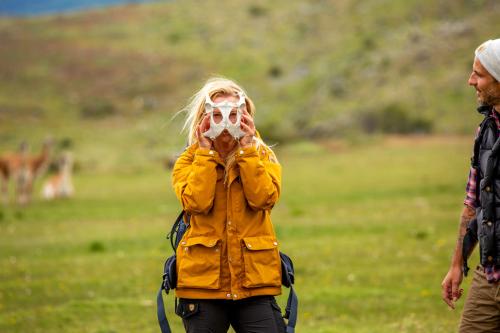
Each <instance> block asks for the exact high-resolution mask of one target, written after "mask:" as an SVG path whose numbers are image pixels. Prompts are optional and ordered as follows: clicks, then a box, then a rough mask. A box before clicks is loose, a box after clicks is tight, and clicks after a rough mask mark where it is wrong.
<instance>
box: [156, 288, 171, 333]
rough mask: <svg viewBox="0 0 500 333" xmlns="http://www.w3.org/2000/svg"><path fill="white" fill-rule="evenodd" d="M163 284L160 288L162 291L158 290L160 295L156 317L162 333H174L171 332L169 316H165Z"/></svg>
mask: <svg viewBox="0 0 500 333" xmlns="http://www.w3.org/2000/svg"><path fill="white" fill-rule="evenodd" d="M162 291H163V283H162V284H161V286H160V290H158V294H157V295H156V305H157V310H156V315H157V317H158V324H159V325H160V329H161V333H172V331H171V330H170V325H169V324H168V319H167V316H166V315H165V305H164V304H163V297H162Z"/></svg>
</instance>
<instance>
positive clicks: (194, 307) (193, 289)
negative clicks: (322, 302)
mask: <svg viewBox="0 0 500 333" xmlns="http://www.w3.org/2000/svg"><path fill="white" fill-rule="evenodd" d="M185 111H186V112H187V120H186V123H185V128H188V129H189V136H188V142H189V146H188V147H187V148H186V150H185V151H184V153H183V154H182V155H181V156H180V157H179V159H178V160H177V162H176V163H175V166H174V170H173V179H172V182H173V187H174V190H175V193H176V195H177V197H178V198H179V200H180V202H181V203H182V206H183V208H184V210H185V211H186V212H187V213H188V214H190V216H191V218H190V227H189V228H188V230H187V231H186V233H185V234H184V236H183V238H182V240H181V242H180V244H179V247H178V248H177V253H176V254H177V289H176V296H177V297H179V305H178V307H177V309H176V312H177V314H178V315H180V316H181V317H182V318H183V323H184V327H185V329H186V332H216V333H219V332H227V330H228V329H229V326H230V325H231V326H232V327H233V328H234V330H235V331H236V332H238V333H240V332H262V333H267V332H269V333H275V332H285V323H284V320H283V318H282V317H281V310H280V308H279V306H278V305H277V303H276V300H275V298H274V296H275V295H279V294H280V293H281V266H280V265H281V264H280V257H279V251H278V242H277V239H276V235H275V232H274V228H273V225H272V223H271V217H270V213H271V209H272V208H273V206H274V204H275V203H276V201H277V200H278V198H279V195H280V187H281V167H280V165H279V164H278V161H277V159H276V157H275V155H274V153H273V151H272V150H271V149H270V148H269V147H268V146H266V145H265V144H264V142H263V141H262V140H261V139H260V137H259V134H258V132H257V131H256V129H255V124H254V121H253V116H254V114H255V107H254V104H253V102H252V101H251V99H250V98H249V97H248V96H247V94H246V93H245V91H244V90H243V89H242V88H241V87H240V86H239V85H237V84H236V83H235V82H233V81H231V80H228V79H223V78H213V79H210V80H209V81H208V82H207V83H206V84H205V85H204V86H203V88H201V90H200V91H198V92H197V93H196V94H195V95H194V96H193V98H192V100H191V103H190V104H189V105H188V106H187V107H186V109H185Z"/></svg>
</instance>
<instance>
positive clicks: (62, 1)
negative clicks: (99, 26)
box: [0, 0, 158, 16]
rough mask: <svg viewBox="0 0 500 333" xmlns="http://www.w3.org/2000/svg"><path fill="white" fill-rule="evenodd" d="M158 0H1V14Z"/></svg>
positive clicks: (64, 9)
mask: <svg viewBox="0 0 500 333" xmlns="http://www.w3.org/2000/svg"><path fill="white" fill-rule="evenodd" d="M153 1H158V0H0V16H35V15H47V14H58V13H68V12H75V11H80V10H86V9H92V8H99V7H106V6H113V5H120V4H127V3H141V2H153Z"/></svg>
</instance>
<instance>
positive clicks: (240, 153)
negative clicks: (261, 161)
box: [236, 146, 259, 160]
mask: <svg viewBox="0 0 500 333" xmlns="http://www.w3.org/2000/svg"><path fill="white" fill-rule="evenodd" d="M255 156H256V157H258V156H259V154H258V152H257V148H256V147H255V146H250V147H247V148H239V149H238V150H237V151H236V159H237V160H240V159H242V158H245V157H255Z"/></svg>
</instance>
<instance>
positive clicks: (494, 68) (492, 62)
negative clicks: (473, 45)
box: [476, 39, 500, 81]
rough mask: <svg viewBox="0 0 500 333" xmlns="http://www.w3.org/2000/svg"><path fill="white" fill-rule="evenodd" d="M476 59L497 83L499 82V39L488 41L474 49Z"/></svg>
mask: <svg viewBox="0 0 500 333" xmlns="http://www.w3.org/2000/svg"><path fill="white" fill-rule="evenodd" d="M476 58H477V59H478V60H479V61H480V62H481V65H483V66H484V68H486V70H487V71H488V73H490V74H491V76H493V77H494V78H495V79H496V80H497V81H500V39H490V40H489V41H486V42H484V43H483V44H481V45H480V46H479V47H478V48H477V49H476Z"/></svg>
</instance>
